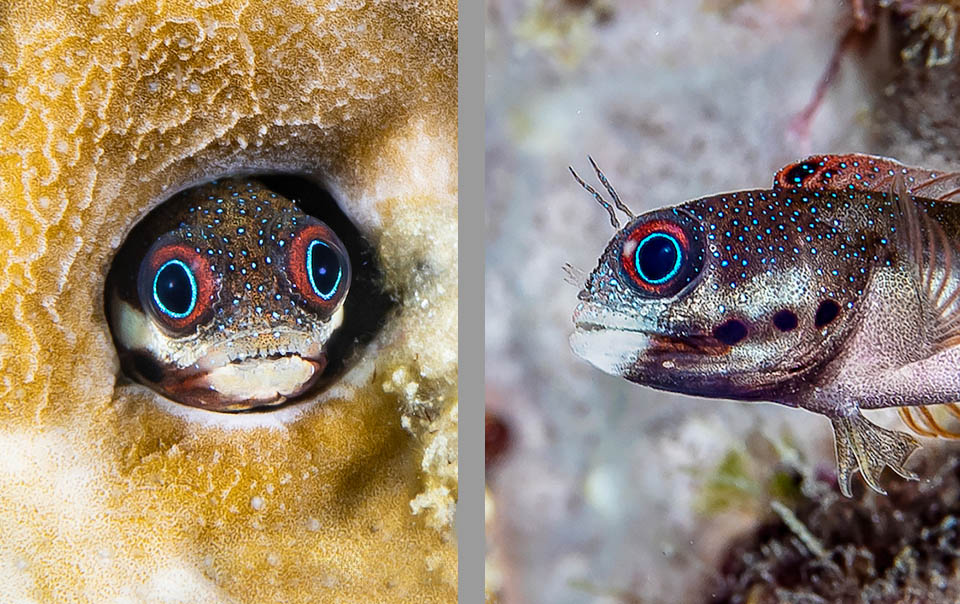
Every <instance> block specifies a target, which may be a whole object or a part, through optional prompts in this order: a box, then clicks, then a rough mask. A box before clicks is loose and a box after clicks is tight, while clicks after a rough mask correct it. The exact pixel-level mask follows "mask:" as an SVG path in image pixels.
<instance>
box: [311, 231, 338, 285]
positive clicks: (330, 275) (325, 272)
mask: <svg viewBox="0 0 960 604" xmlns="http://www.w3.org/2000/svg"><path fill="white" fill-rule="evenodd" d="M310 255H311V258H310V266H311V269H312V273H313V283H314V285H315V286H316V288H317V291H318V292H319V293H320V295H322V296H331V295H333V292H334V290H335V289H336V287H337V281H338V280H339V278H340V258H339V257H338V256H337V253H336V252H334V251H333V250H332V249H330V247H328V246H327V245H326V244H323V243H317V244H316V245H314V246H313V247H312V248H311V249H310Z"/></svg>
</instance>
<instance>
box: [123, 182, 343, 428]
mask: <svg viewBox="0 0 960 604" xmlns="http://www.w3.org/2000/svg"><path fill="white" fill-rule="evenodd" d="M167 203H168V204H169V206H165V207H164V208H163V209H162V210H161V211H159V213H155V214H151V215H150V216H148V217H147V218H146V219H145V220H144V222H143V223H141V225H139V226H138V228H137V231H136V232H135V233H133V234H131V235H130V237H129V238H128V244H127V245H125V246H124V248H122V250H121V252H120V254H118V258H117V261H116V262H115V264H114V267H113V269H112V270H111V273H110V277H109V279H108V283H107V296H108V302H109V305H108V306H109V309H108V312H109V316H110V318H111V327H112V329H113V335H114V339H115V341H116V343H117V348H118V351H119V353H120V360H121V363H122V364H123V366H124V368H125V369H126V372H127V374H128V375H130V376H132V377H135V378H136V379H138V380H139V381H141V382H143V383H144V384H146V385H148V386H149V387H151V388H153V389H154V390H156V391H158V392H160V393H161V394H163V395H165V396H167V397H169V398H171V399H173V400H176V401H178V402H181V403H184V404H187V405H191V406H194V407H201V408H204V409H209V410H214V411H241V410H247V409H252V408H256V407H264V406H272V405H277V404H280V403H283V402H285V401H287V400H288V399H291V398H293V397H296V396H298V395H300V394H302V393H303V392H304V391H306V390H307V389H308V388H309V387H310V386H312V385H313V384H314V383H316V381H317V379H318V378H319V377H320V375H321V373H322V371H323V369H324V368H325V366H326V365H327V358H326V348H325V346H326V343H327V341H328V340H329V339H330V337H331V336H332V334H333V332H334V331H336V330H337V328H338V327H339V326H340V324H341V323H342V321H343V303H344V299H345V296H346V295H347V292H348V290H349V288H350V279H351V275H350V261H349V256H348V253H347V250H346V249H345V248H344V245H343V243H342V242H341V241H340V239H339V238H338V237H337V235H336V233H334V232H333V230H332V229H331V228H330V227H329V226H328V225H326V224H325V223H323V222H322V221H320V220H318V219H316V218H313V217H311V216H309V215H307V214H305V213H304V212H303V211H301V210H300V209H299V208H298V207H297V206H296V205H295V204H294V203H293V202H292V201H291V200H289V199H287V198H285V197H283V196H282V195H279V194H277V193H275V192H272V191H271V190H269V189H267V188H266V187H265V186H264V185H262V184H261V183H259V182H258V181H253V180H246V181H244V180H235V179H224V180H220V181H217V182H214V183H210V184H207V185H203V186H200V187H195V188H193V189H190V190H188V191H184V192H183V193H181V194H179V195H178V196H177V197H175V198H174V199H171V200H170V201H168V202H167Z"/></svg>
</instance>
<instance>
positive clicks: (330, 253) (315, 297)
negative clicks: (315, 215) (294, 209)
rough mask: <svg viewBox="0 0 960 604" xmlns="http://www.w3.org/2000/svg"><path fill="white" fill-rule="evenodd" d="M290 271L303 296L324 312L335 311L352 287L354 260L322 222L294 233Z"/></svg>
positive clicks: (306, 300)
mask: <svg viewBox="0 0 960 604" xmlns="http://www.w3.org/2000/svg"><path fill="white" fill-rule="evenodd" d="M287 272H288V274H289V275H290V277H291V280H292V281H293V285H294V286H295V287H296V289H297V291H299V292H300V296H301V297H302V298H303V300H304V301H305V302H307V303H308V304H309V305H310V306H311V307H313V308H315V309H317V310H318V311H319V312H321V313H327V314H329V313H332V312H333V311H334V310H336V308H337V307H338V306H339V305H340V302H341V301H342V300H343V297H344V296H345V295H346V293H347V290H348V289H350V261H349V259H348V257H347V252H346V250H345V249H344V247H343V243H341V242H340V239H339V238H338V237H337V235H336V234H335V233H334V232H333V230H332V229H330V227H328V226H327V225H326V224H323V223H322V222H316V223H313V224H308V225H307V226H305V227H303V228H302V229H300V231H298V232H297V233H296V235H294V237H293V241H291V245H290V253H289V256H288V258H287Z"/></svg>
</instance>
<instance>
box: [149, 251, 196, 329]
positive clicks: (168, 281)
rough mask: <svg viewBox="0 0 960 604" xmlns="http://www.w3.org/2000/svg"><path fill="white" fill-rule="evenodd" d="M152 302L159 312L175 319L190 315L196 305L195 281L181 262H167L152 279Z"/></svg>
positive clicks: (188, 268)
mask: <svg viewBox="0 0 960 604" xmlns="http://www.w3.org/2000/svg"><path fill="white" fill-rule="evenodd" d="M153 302H154V303H155V304H156V305H157V308H159V309H160V312H163V313H165V314H168V315H170V316H171V317H173V318H175V319H182V318H184V317H186V316H187V315H189V314H190V311H191V310H193V308H194V307H195V306H196V305H197V280H196V278H195V277H194V276H193V271H192V270H190V267H189V266H187V265H186V264H184V262H183V261H182V260H177V259H173V260H167V262H166V263H165V264H164V265H163V266H161V267H160V270H158V271H157V274H156V276H155V277H154V278H153Z"/></svg>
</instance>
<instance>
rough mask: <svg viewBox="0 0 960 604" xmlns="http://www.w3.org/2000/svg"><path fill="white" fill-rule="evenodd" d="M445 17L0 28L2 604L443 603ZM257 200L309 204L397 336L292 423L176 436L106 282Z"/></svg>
mask: <svg viewBox="0 0 960 604" xmlns="http://www.w3.org/2000/svg"><path fill="white" fill-rule="evenodd" d="M456 11H457V7H456V4H455V3H453V2H440V1H436V2H418V3H413V2H409V3H407V2H403V1H395V2H389V1H388V2H379V3H374V2H364V1H363V0H347V1H343V2H336V1H334V2H327V1H326V0H325V1H323V2H316V3H314V2H307V1H304V2H295V3H294V2H291V3H287V2H282V3H281V2H273V3H268V2H263V3H249V2H240V1H233V0H225V1H223V2H216V3H210V2H201V1H197V2H187V1H183V2H163V1H161V0H158V1H155V2H152V1H143V2H137V1H134V2H129V1H128V2H112V1H93V2H89V3H74V2H59V3H56V2H37V1H31V2H14V3H12V4H10V3H5V4H4V6H3V7H0V200H2V201H0V249H2V250H3V252H2V254H0V600H2V601H13V600H16V601H23V602H65V601H79V602H107V601H131V602H133V601H136V602H154V601H163V602H174V601H175V602H194V603H200V602H280V601H283V602H411V601H416V602H451V601H453V600H454V599H455V597H456V548H455V541H454V536H453V511H454V505H455V500H456V495H457V474H456V462H457V459H456V450H457V441H456V422H457V396H456V383H457V370H456V367H457V366H456V361H457V358H456V296H457V273H456V252H457V249H456V248H457V240H456V232H457V226H456V218H457V207H456V193H457V190H456V110H457V108H456V51H457V23H456V17H457V12H456ZM251 172H258V173H269V172H286V173H295V174H299V175H301V176H304V177H306V178H309V179H312V180H316V181H318V182H321V183H323V185H324V186H325V187H326V188H327V189H328V190H329V191H330V192H331V193H332V194H333V195H334V197H335V198H336V199H337V200H338V202H339V204H340V205H341V207H342V208H343V210H344V212H345V213H346V214H347V215H348V216H349V217H350V219H351V220H352V221H353V222H354V223H355V224H356V226H357V228H358V229H359V230H360V232H361V234H362V235H363V236H364V237H365V238H366V239H367V240H368V241H369V242H370V243H371V245H372V246H373V248H374V250H375V253H376V255H377V259H378V262H379V264H380V266H381V268H382V271H383V281H384V283H383V287H384V289H385V290H386V291H387V292H388V293H389V294H390V295H391V296H392V297H393V298H394V300H395V305H394V309H393V310H392V311H391V313H390V314H389V316H388V318H387V319H386V321H385V323H384V325H383V326H382V327H381V329H380V331H379V333H378V334H377V336H376V337H375V338H374V340H373V342H372V343H371V344H370V345H368V346H366V347H365V348H363V349H362V350H361V351H360V352H359V353H358V357H357V358H356V359H355V360H354V362H353V363H352V365H350V367H349V369H348V370H347V371H346V372H345V373H344V374H343V375H342V376H341V377H340V378H339V380H338V381H337V382H336V383H335V384H333V385H332V386H330V387H329V388H327V389H325V390H323V391H321V392H318V393H314V394H313V395H312V396H310V397H307V399H306V400H303V401H300V402H298V403H296V404H294V405H290V406H288V407H285V408H282V409H279V410H276V411H272V412H268V413H259V414H245V415H230V414H216V413H211V412H207V411H203V410H197V409H190V408H187V407H183V406H180V405H177V404H175V403H171V402H170V401H166V400H164V399H163V398H162V397H161V396H160V395H158V394H156V393H154V392H153V391H151V390H148V389H147V388H145V387H143V386H141V385H138V384H135V383H132V382H130V381H129V380H127V379H125V378H124V377H123V376H122V374H121V372H120V370H119V364H118V360H117V354H116V351H115V349H114V345H113V342H112V341H111V336H110V332H109V329H108V326H107V321H106V318H105V315H104V305H103V292H104V280H105V278H106V274H107V271H108V269H109V267H110V265H111V262H112V260H113V257H114V254H115V253H116V251H117V250H118V249H119V247H120V244H121V243H122V241H123V239H124V237H125V236H126V234H127V233H128V232H129V231H130V230H131V228H132V227H133V226H134V224H136V223H137V221H139V220H140V219H142V218H143V217H144V216H146V215H147V214H148V213H149V211H150V210H151V209H153V208H155V207H156V206H157V205H158V204H160V203H162V202H163V201H164V200H165V199H167V198H169V197H170V196H171V195H172V194H173V193H175V192H176V191H178V190H181V189H184V188H186V187H188V186H191V185H194V184H197V183H200V182H205V181H208V180H211V179H213V178H217V177H220V176H226V175H231V174H238V173H251Z"/></svg>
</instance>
